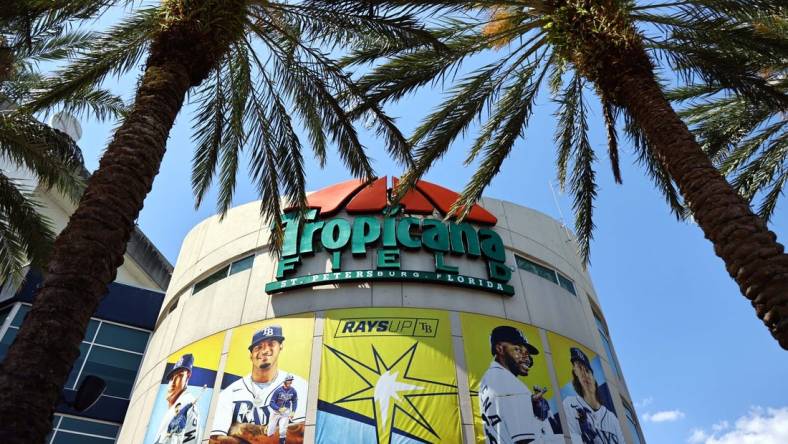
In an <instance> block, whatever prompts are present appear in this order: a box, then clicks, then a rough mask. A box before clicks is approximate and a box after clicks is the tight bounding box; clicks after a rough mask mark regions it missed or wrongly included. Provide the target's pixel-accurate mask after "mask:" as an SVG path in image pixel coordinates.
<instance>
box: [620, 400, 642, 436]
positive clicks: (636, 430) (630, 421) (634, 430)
mask: <svg viewBox="0 0 788 444" xmlns="http://www.w3.org/2000/svg"><path fill="white" fill-rule="evenodd" d="M624 415H626V417H627V427H628V428H629V433H630V434H631V435H632V439H633V440H634V441H633V442H634V444H642V443H643V441H644V440H643V437H642V436H641V435H640V427H638V423H637V420H636V419H635V415H634V414H633V413H632V410H631V409H630V408H629V406H628V405H627V404H626V403H624Z"/></svg>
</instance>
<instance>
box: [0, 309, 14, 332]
mask: <svg viewBox="0 0 788 444" xmlns="http://www.w3.org/2000/svg"><path fill="white" fill-rule="evenodd" d="M13 309H14V306H13V305H12V306H10V307H6V308H3V309H2V310H0V328H2V327H3V324H5V320H6V319H7V318H8V315H10V314H11V310H13Z"/></svg>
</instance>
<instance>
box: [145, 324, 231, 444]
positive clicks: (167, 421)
mask: <svg viewBox="0 0 788 444" xmlns="http://www.w3.org/2000/svg"><path fill="white" fill-rule="evenodd" d="M223 342H224V332H221V333H217V334H215V335H213V336H209V337H207V338H204V339H202V340H200V341H197V342H194V343H192V344H190V345H188V346H186V347H184V348H182V349H180V350H178V351H177V352H175V353H173V354H171V355H170V356H169V357H168V358H167V366H166V367H165V369H164V375H163V377H162V380H161V385H160V386H159V392H158V394H157V395H156V402H155V403H154V404H153V411H152V412H151V420H150V422H149V424H148V431H147V433H146V434H145V441H143V442H144V443H145V444H199V443H200V442H201V441H202V438H203V433H202V432H203V430H205V423H206V420H207V418H208V409H209V408H210V406H211V398H212V396H213V384H214V382H215V380H216V370H217V368H218V366H219V357H220V356H221V352H222V343H223Z"/></svg>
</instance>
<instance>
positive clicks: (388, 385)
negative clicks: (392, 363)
mask: <svg viewBox="0 0 788 444" xmlns="http://www.w3.org/2000/svg"><path fill="white" fill-rule="evenodd" d="M397 376H399V372H396V371H395V372H393V373H392V372H391V370H387V371H386V372H385V373H383V374H382V375H380V379H378V382H377V383H376V384H375V395H374V399H375V402H377V403H378V404H380V413H381V419H382V420H383V424H382V425H384V426H385V425H386V422H387V421H388V418H389V414H388V413H389V403H390V402H391V398H394V400H395V401H401V400H402V398H400V397H399V394H398V393H397V392H403V391H412V390H424V387H421V386H418V385H411V384H406V383H404V382H399V381H397Z"/></svg>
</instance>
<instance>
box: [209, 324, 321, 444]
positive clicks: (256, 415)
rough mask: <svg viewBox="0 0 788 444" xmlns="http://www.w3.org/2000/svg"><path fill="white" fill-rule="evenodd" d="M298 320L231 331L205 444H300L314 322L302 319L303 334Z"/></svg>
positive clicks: (254, 325) (256, 325) (304, 414)
mask: <svg viewBox="0 0 788 444" xmlns="http://www.w3.org/2000/svg"><path fill="white" fill-rule="evenodd" d="M303 320H304V319H287V318H284V319H279V320H277V321H274V322H275V323H274V322H265V323H256V324H252V325H250V326H243V327H238V328H236V329H234V330H233V333H232V334H233V338H232V344H231V350H230V357H229V358H228V364H227V367H226V370H225V376H224V380H223V382H222V387H223V388H222V391H221V393H220V394H219V400H218V403H217V406H216V411H215V413H214V417H213V424H212V425H211V427H210V433H209V437H210V443H212V444H219V443H243V444H247V443H248V444H285V443H287V444H300V443H301V442H303V435H304V421H305V420H306V396H307V389H308V382H307V380H308V378H309V374H308V369H309V361H310V358H311V345H312V342H311V339H312V326H313V321H314V320H313V318H311V317H310V318H309V319H307V321H308V322H307V323H308V331H307V329H305V328H304V327H307V326H306V325H303V324H304V322H299V321H303ZM299 324H301V325H299ZM238 345H240V346H242V347H243V351H240V350H238V349H237V346H238Z"/></svg>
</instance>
